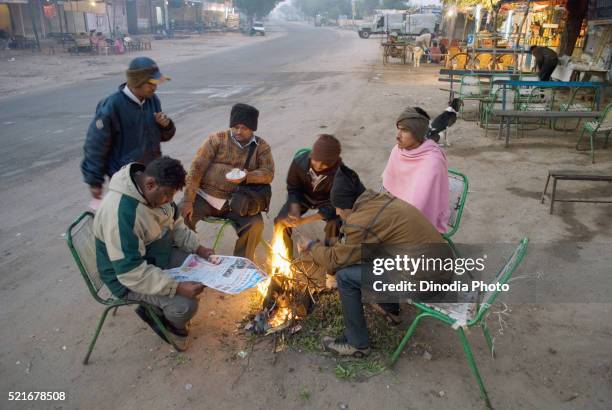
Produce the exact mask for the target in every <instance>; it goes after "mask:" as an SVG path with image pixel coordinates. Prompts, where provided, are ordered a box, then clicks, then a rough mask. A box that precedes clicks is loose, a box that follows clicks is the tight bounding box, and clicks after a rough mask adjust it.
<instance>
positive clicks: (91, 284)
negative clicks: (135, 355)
mask: <svg viewBox="0 0 612 410" xmlns="http://www.w3.org/2000/svg"><path fill="white" fill-rule="evenodd" d="M93 218H94V215H93V213H91V212H84V213H83V214H82V215H81V216H79V217H78V218H77V219H76V220H75V221H74V222H73V223H72V224H71V225H70V227H69V228H68V230H67V231H66V241H67V244H68V248H69V249H70V252H71V253H72V257H73V258H74V261H75V262H76V265H77V267H78V268H79V271H80V272H81V275H82V276H83V279H84V280H85V284H86V285H87V289H89V292H90V293H91V296H92V297H93V298H94V300H95V301H96V302H98V303H100V304H101V305H104V306H106V307H105V308H104V312H103V313H102V317H101V318H100V321H99V322H98V326H97V327H96V332H95V334H94V337H93V339H92V340H91V343H90V344H89V349H88V350H87V355H86V356H85V359H83V364H87V363H88V362H89V356H91V352H92V351H93V349H94V346H95V344H96V341H97V340H98V336H99V335H100V331H101V330H102V326H103V325H104V321H105V320H106V316H107V315H108V312H109V311H110V310H111V309H113V308H119V307H120V306H127V305H141V306H143V307H144V308H145V309H147V311H148V313H149V315H150V316H151V317H152V318H153V320H154V321H155V323H156V324H157V326H158V327H159V329H160V330H161V331H162V333H163V334H164V336H165V337H166V339H167V340H169V341H170V343H171V344H172V346H173V347H174V348H175V349H176V350H178V351H184V350H185V347H184V346H181V345H180V344H178V343H176V341H175V340H174V338H173V336H172V334H171V333H170V332H169V331H168V329H166V327H165V326H164V324H163V322H162V321H161V319H160V318H159V316H158V315H157V313H156V311H155V307H154V306H152V305H150V304H148V303H144V302H136V301H133V300H128V299H118V298H115V297H114V296H108V297H104V296H102V295H101V292H102V290H103V288H105V285H104V283H103V282H102V279H100V275H99V272H98V267H97V265H96V244H95V238H94V234H93V229H92V226H93Z"/></svg>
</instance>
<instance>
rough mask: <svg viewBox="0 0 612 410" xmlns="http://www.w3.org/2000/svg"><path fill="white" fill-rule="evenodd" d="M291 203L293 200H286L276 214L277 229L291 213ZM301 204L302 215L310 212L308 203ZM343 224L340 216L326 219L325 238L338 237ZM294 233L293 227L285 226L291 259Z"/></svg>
mask: <svg viewBox="0 0 612 410" xmlns="http://www.w3.org/2000/svg"><path fill="white" fill-rule="evenodd" d="M290 205H291V202H289V201H287V202H285V205H283V207H282V208H281V210H280V211H279V212H278V215H277V216H276V218H274V227H275V229H276V226H277V224H278V222H279V221H281V220H283V219H286V218H287V216H288V215H289V207H290ZM299 205H300V215H304V214H305V213H306V212H308V210H309V209H311V207H310V206H308V205H306V204H299ZM341 225H342V220H341V219H340V218H339V217H336V218H334V219H330V220H329V221H325V228H324V231H325V239H326V240H327V239H332V238H337V237H338V235H340V226H341ZM292 234H293V229H291V228H284V230H283V242H285V246H286V247H287V249H288V250H289V253H288V256H289V259H293V239H291V235H292Z"/></svg>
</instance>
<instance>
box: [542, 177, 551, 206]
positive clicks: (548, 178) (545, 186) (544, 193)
mask: <svg viewBox="0 0 612 410" xmlns="http://www.w3.org/2000/svg"><path fill="white" fill-rule="evenodd" d="M549 181H550V172H549V173H548V177H547V178H546V184H545V185H544V191H543V192H542V200H541V201H540V203H542V204H543V203H544V199H545V197H546V190H547V189H548V182H549Z"/></svg>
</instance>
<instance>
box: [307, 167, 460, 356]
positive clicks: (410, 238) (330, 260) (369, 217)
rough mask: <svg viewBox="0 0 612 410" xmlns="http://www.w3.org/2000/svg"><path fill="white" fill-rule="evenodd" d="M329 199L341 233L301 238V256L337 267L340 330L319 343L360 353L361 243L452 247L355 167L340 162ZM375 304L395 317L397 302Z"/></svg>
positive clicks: (364, 334) (363, 348)
mask: <svg viewBox="0 0 612 410" xmlns="http://www.w3.org/2000/svg"><path fill="white" fill-rule="evenodd" d="M330 199H331V203H332V206H334V207H335V208H336V213H337V214H338V215H339V216H340V217H341V218H342V220H343V221H344V223H343V225H342V228H341V229H340V232H341V238H342V239H341V240H340V241H338V242H336V243H334V244H332V245H331V246H327V245H326V244H323V243H321V242H319V241H311V240H306V239H300V240H299V241H298V250H299V251H300V259H302V260H303V262H304V263H306V261H309V262H312V263H314V264H315V265H316V266H317V267H319V268H322V269H324V270H326V271H328V272H335V273H336V280H337V282H338V291H339V293H340V301H341V303H342V312H343V316H344V326H345V330H344V332H343V334H342V335H340V336H339V337H338V338H335V339H334V338H333V337H325V338H323V340H322V343H323V347H324V348H325V349H326V350H328V351H331V352H333V353H336V354H338V355H343V356H356V357H359V356H365V355H367V354H369V353H370V342H369V336H368V328H367V326H366V322H365V317H364V314H363V303H362V301H361V296H362V293H361V286H362V272H361V271H362V268H361V266H360V263H361V249H362V244H379V245H402V246H406V245H421V244H438V245H436V248H442V250H443V253H444V255H439V256H440V257H444V256H452V253H451V252H450V248H449V247H448V244H447V243H446V241H445V240H444V239H443V238H442V236H441V235H440V233H438V231H436V228H435V227H434V226H433V225H432V224H431V223H430V222H429V221H428V220H427V219H426V218H425V217H424V216H423V215H422V214H421V212H419V210H418V209H416V208H415V207H413V206H412V205H410V204H408V203H406V202H404V201H402V200H399V199H397V198H394V197H392V196H390V195H388V194H385V193H377V192H374V191H372V190H368V189H366V188H365V187H364V186H363V184H362V183H361V181H360V179H359V176H358V175H357V173H356V172H355V171H353V170H352V169H350V168H348V167H347V166H345V165H341V166H340V167H339V168H338V171H337V172H336V176H335V178H334V184H333V186H332V189H331V193H330ZM419 256H420V255H419ZM420 274H421V273H420V272H419V273H417V274H416V276H415V277H416V278H417V280H419V279H427V280H430V281H433V282H447V281H450V276H445V275H444V274H439V273H438V272H433V273H430V272H427V274H428V276H427V277H424V278H423V277H421V276H419V275H420ZM376 306H377V310H380V311H384V313H385V314H386V316H387V317H388V318H393V319H394V320H397V314H398V313H399V305H398V304H387V303H385V304H379V305H376Z"/></svg>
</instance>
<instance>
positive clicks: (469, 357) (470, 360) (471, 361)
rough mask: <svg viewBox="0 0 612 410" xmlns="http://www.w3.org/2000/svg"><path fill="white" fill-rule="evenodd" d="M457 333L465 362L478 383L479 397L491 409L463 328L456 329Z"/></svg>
mask: <svg viewBox="0 0 612 410" xmlns="http://www.w3.org/2000/svg"><path fill="white" fill-rule="evenodd" d="M457 333H459V338H460V339H461V345H462V346H463V351H464V352H465V355H466V357H467V361H468V363H469V365H470V368H471V369H472V373H474V376H475V377H476V382H477V383H478V387H479V388H480V395H481V396H482V398H483V399H484V401H485V403H486V405H487V407H488V408H492V406H491V402H490V401H489V395H488V394H487V390H486V389H485V386H484V383H483V382H482V378H481V377H480V372H478V367H477V366H476V362H475V361H474V355H473V354H472V349H471V348H470V343H469V342H468V340H467V337H465V332H464V331H463V328H461V327H460V328H459V329H457Z"/></svg>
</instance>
